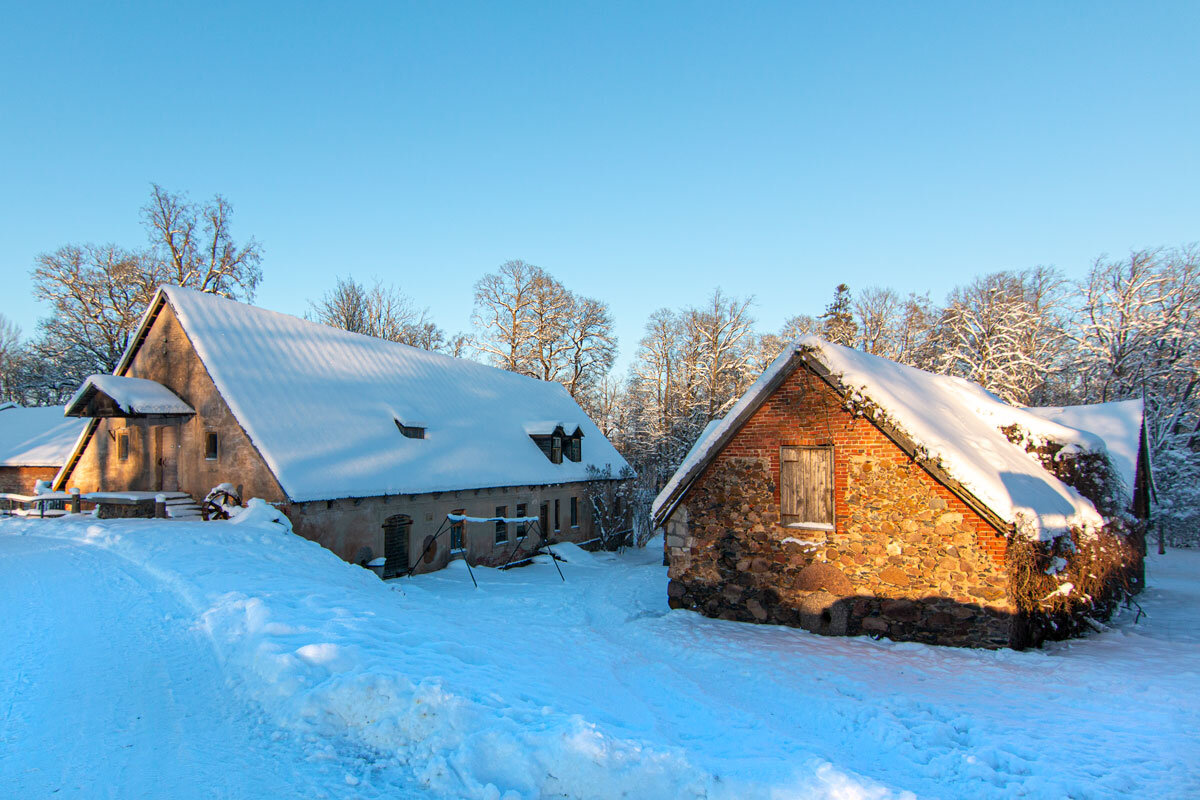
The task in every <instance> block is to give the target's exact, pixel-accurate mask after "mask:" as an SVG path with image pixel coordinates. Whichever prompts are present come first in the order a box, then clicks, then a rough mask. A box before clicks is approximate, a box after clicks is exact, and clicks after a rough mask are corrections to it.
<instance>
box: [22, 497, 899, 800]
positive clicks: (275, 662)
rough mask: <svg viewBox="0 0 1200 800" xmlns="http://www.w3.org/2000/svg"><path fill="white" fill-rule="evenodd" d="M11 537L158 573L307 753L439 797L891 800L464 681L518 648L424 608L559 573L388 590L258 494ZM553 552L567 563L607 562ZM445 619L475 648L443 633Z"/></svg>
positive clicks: (513, 681) (531, 688)
mask: <svg viewBox="0 0 1200 800" xmlns="http://www.w3.org/2000/svg"><path fill="white" fill-rule="evenodd" d="M22 525H23V527H14V526H22ZM3 530H5V531H8V532H12V531H14V530H19V531H22V532H25V533H31V534H36V535H46V534H52V535H54V536H57V537H62V538H66V539H74V540H77V541H82V542H87V543H89V544H91V545H94V546H98V547H104V548H107V549H108V550H110V551H111V552H113V553H115V554H117V555H119V556H121V557H123V558H125V559H127V560H128V561H129V562H131V563H132V564H134V565H136V566H137V567H138V568H140V569H142V570H145V571H146V572H148V573H150V574H151V575H152V576H154V577H155V578H156V579H157V580H158V581H160V582H161V583H162V584H163V585H164V586H166V587H168V588H169V589H170V590H171V591H172V592H173V593H174V594H175V595H176V596H178V597H179V598H180V599H181V600H182V601H183V602H184V604H185V605H187V606H188V607H190V608H191V609H193V610H194V613H195V624H196V625H197V626H198V628H199V629H201V630H203V631H204V632H205V633H206V634H207V635H208V636H209V637H210V638H211V641H212V643H213V647H214V649H215V651H216V653H217V655H218V657H219V659H220V660H221V662H222V663H223V666H224V669H225V670H226V672H227V676H228V680H229V683H230V685H231V687H232V688H233V689H234V690H235V691H236V692H237V693H238V694H239V695H241V696H242V697H244V698H245V699H247V700H249V701H251V702H252V703H254V704H256V705H258V706H260V707H261V708H262V709H263V710H264V711H265V712H266V713H267V714H268V715H269V717H270V718H271V719H272V720H273V721H274V722H275V724H277V725H279V726H281V727H283V728H286V729H288V730H289V731H291V732H293V733H294V734H297V735H296V736H294V737H293V738H294V739H295V740H296V741H307V742H308V743H309V744H308V747H309V757H311V758H328V757H345V755H346V754H347V753H350V754H354V753H358V754H364V753H366V754H369V755H367V756H364V758H365V760H366V761H368V762H372V763H374V762H384V763H387V764H391V765H392V766H393V767H394V768H400V769H403V770H405V771H406V772H407V773H409V774H410V775H411V776H413V777H415V779H416V780H417V781H418V782H419V784H421V785H423V786H425V787H426V788H427V789H428V790H429V791H430V792H431V794H433V795H435V796H438V797H456V798H457V797H462V798H489V800H496V799H498V798H502V797H503V798H508V800H514V799H515V798H536V797H567V798H621V797H646V798H688V797H693V798H741V797H747V796H764V797H765V796H768V794H771V796H779V797H790V796H803V797H846V798H882V797H890V796H893V794H892V793H891V792H889V791H888V790H886V789H885V788H883V787H882V786H880V785H879V784H876V783H875V782H873V781H870V780H866V779H862V778H858V777H855V776H853V775H850V774H847V773H845V772H843V771H841V770H838V769H835V768H834V767H832V766H831V765H830V764H829V763H828V762H826V761H823V760H822V759H819V758H816V757H815V756H814V757H811V758H809V759H807V760H806V762H805V763H803V764H797V765H793V766H790V767H789V768H788V773H789V777H788V780H787V784H786V787H787V788H784V789H780V790H779V792H777V793H772V792H770V791H769V790H768V788H767V787H765V786H762V785H759V784H758V783H757V782H756V781H754V780H752V779H747V778H746V777H743V778H741V779H733V778H730V777H728V776H726V777H722V776H718V775H715V774H713V773H711V772H708V771H706V770H704V769H702V768H700V767H698V766H696V765H695V764H694V763H692V761H691V760H690V759H689V757H688V755H687V753H686V752H684V751H683V750H681V749H680V748H678V747H669V746H662V745H655V744H652V743H647V742H646V741H645V740H642V739H639V738H636V737H629V736H623V735H619V734H617V733H614V732H613V731H612V730H611V728H612V725H611V724H607V725H606V724H602V723H601V722H600V721H599V720H598V719H594V718H589V715H587V714H582V713H578V711H576V712H571V711H567V710H561V709H559V708H557V707H556V706H557V705H559V704H560V703H561V702H562V700H563V698H562V696H561V695H556V694H555V692H553V691H549V690H543V689H541V688H539V687H540V682H539V681H538V680H537V678H536V676H535V675H532V674H525V675H522V674H518V673H511V674H509V673H501V674H500V675H499V676H498V678H489V679H481V680H480V681H479V682H478V683H475V682H471V681H469V682H463V681H461V680H456V673H457V672H458V671H459V670H461V669H470V668H471V667H472V666H473V665H476V664H480V663H482V661H481V660H482V659H488V658H495V659H496V660H497V662H498V663H501V664H503V663H505V661H506V659H505V657H504V656H503V655H501V654H502V653H503V652H504V650H505V649H506V648H511V647H514V644H513V643H512V642H510V641H506V639H505V636H504V634H498V633H497V629H496V626H495V624H494V622H487V621H481V622H480V623H478V624H477V628H471V627H470V626H471V623H470V622H469V621H467V620H464V619H461V618H460V619H458V620H457V622H456V623H453V624H451V623H447V621H446V620H445V619H444V618H442V617H440V616H431V614H434V613H440V609H441V608H442V607H444V606H445V605H446V604H447V602H452V603H455V604H457V603H461V602H470V601H472V600H475V599H477V598H480V597H481V596H483V595H484V593H485V592H486V591H487V590H488V586H489V584H491V585H497V584H500V583H502V582H503V581H506V580H508V581H512V580H514V579H516V580H526V581H527V580H529V578H530V577H531V576H535V577H536V574H537V573H535V571H538V570H541V574H542V575H543V576H545V575H549V572H548V571H545V570H544V568H543V567H542V566H540V565H534V566H531V567H527V568H524V569H522V570H517V571H512V572H500V571H498V570H489V569H481V568H477V569H476V573H477V575H478V576H479V579H480V584H481V586H482V587H483V589H482V590H481V591H480V592H475V591H474V590H470V589H468V588H467V587H469V583H467V582H466V578H465V577H464V576H462V575H455V573H456V570H449V569H448V570H443V571H442V572H441V573H439V574H438V576H437V577H436V578H433V580H436V581H438V582H439V583H442V584H444V583H445V582H446V581H447V580H448V579H455V578H456V579H457V581H458V583H457V585H456V586H455V587H454V588H452V589H450V591H449V592H447V593H445V594H439V590H433V591H430V590H426V589H423V588H422V584H421V581H420V580H419V579H418V580H416V581H404V582H402V583H399V582H392V583H384V582H382V581H380V580H379V579H378V578H377V577H376V576H375V575H374V574H373V573H371V572H369V571H367V570H364V569H361V568H359V567H356V566H353V565H350V564H347V563H345V562H343V561H341V560H340V559H338V558H337V557H336V556H334V555H333V554H332V553H331V552H329V551H327V550H325V549H323V548H321V547H320V546H319V545H317V544H315V543H313V542H309V541H307V540H304V539H301V538H299V537H297V536H295V535H293V534H291V533H289V527H288V525H287V524H286V520H282V519H281V515H278V512H277V511H276V510H275V509H273V508H272V507H271V506H270V505H268V504H266V503H264V502H262V501H255V500H252V501H251V502H250V503H249V505H248V507H247V508H246V510H245V511H243V512H242V513H241V514H239V515H238V516H237V517H236V518H234V519H233V520H230V521H228V522H205V523H199V522H196V523H190V522H171V523H163V522H160V521H153V520H120V521H118V520H103V521H100V520H93V519H90V518H81V517H75V518H64V519H63V520H60V521H56V522H54V523H49V522H42V523H41V524H36V523H29V522H24V523H21V522H9V523H5V527H4V528H3ZM557 547H558V548H562V550H563V554H564V555H565V556H567V557H568V559H569V563H568V564H567V565H564V566H565V567H568V568H569V566H570V564H571V563H574V562H575V561H576V560H578V561H580V562H586V561H588V560H589V559H590V560H592V561H595V559H596V558H597V557H596V556H595V555H593V554H591V553H586V552H585V551H582V550H580V549H579V548H577V547H573V546H567V545H559V546H557ZM556 549H557V548H556ZM568 580H570V578H568ZM553 582H554V583H553V584H551V585H550V586H551V590H552V591H553V592H554V593H555V595H556V596H557V597H558V598H559V599H560V601H561V599H563V598H571V597H572V592H573V591H578V589H577V587H575V588H573V587H571V586H569V585H563V584H562V583H561V581H559V579H558V577H557V575H556V574H554V575H553ZM457 593H462V594H461V596H458V597H455V596H454V595H455V594H457ZM484 599H486V598H484ZM448 626H449V628H450V629H451V630H452V631H453V633H454V634H456V635H457V634H461V633H464V632H466V633H468V639H470V640H471V641H473V642H474V643H475V644H473V645H465V644H461V643H457V642H455V640H454V638H453V637H452V638H450V639H448V638H447V627H448ZM464 626H466V629H465V630H464ZM549 644H550V646H551V647H550V650H549V651H547V652H548V653H549V655H548V657H547V659H546V661H545V662H544V663H543V668H544V669H546V670H551V671H554V670H559V669H562V667H561V666H559V664H558V663H557V661H556V659H558V660H561V658H562V655H561V653H560V654H558V655H557V656H555V655H554V653H555V651H556V650H560V649H561V648H562V647H565V646H567V645H566V643H562V644H559V643H557V642H555V641H553V640H550V641H549ZM456 664H457V665H459V666H458V667H456ZM580 680H587V676H582V675H581V676H580ZM581 688H582V689H583V690H584V691H592V689H591V688H590V687H587V686H583V687H581ZM594 691H598V692H603V691H604V689H603V687H595V689H594ZM600 716H601V717H602V716H603V715H600ZM354 780H356V781H357V780H359V778H357V777H355V778H354ZM776 788H779V787H776Z"/></svg>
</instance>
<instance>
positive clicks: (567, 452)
mask: <svg viewBox="0 0 1200 800" xmlns="http://www.w3.org/2000/svg"><path fill="white" fill-rule="evenodd" d="M529 438H530V439H533V441H534V444H536V445H537V446H538V449H539V450H541V451H542V455H544V456H546V458H548V459H550V462H551V463H553V464H561V463H562V462H563V459H564V458H566V459H567V460H568V461H576V462H577V461H580V460H582V453H583V450H582V444H581V441H580V440H581V439H582V438H583V432H582V431H581V430H579V429H578V428H576V429H575V432H574V433H567V432H566V431H564V430H563V428H562V426H561V425H560V426H558V427H556V428H555V429H554V431H553V433H530V434H529Z"/></svg>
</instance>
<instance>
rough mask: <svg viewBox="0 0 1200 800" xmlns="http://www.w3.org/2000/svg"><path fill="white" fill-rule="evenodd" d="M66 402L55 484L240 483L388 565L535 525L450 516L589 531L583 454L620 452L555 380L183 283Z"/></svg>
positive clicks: (498, 542) (160, 298) (354, 556)
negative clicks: (68, 425)
mask: <svg viewBox="0 0 1200 800" xmlns="http://www.w3.org/2000/svg"><path fill="white" fill-rule="evenodd" d="M67 414H69V415H75V416H83V417H87V418H88V419H89V421H88V423H87V427H86V430H85V431H84V433H83V435H82V436H81V437H79V440H78V443H77V444H76V446H75V448H74V451H73V452H72V453H71V455H70V457H69V459H68V460H67V462H66V464H65V466H64V467H63V469H62V472H61V473H60V474H59V475H58V477H57V479H56V481H55V488H58V489H67V488H75V487H78V488H80V489H81V490H82V491H84V492H95V491H127V492H131V491H144V492H155V491H164V492H166V491H180V492H185V493H187V494H189V495H191V496H192V497H194V498H196V499H200V498H203V497H204V496H205V495H206V494H207V493H208V492H209V491H210V489H212V488H213V487H214V486H217V485H219V484H222V483H228V484H230V485H231V486H235V487H240V488H241V495H242V496H243V497H260V498H263V499H265V500H267V501H269V502H271V503H274V504H276V505H277V506H279V508H280V509H281V510H282V511H283V512H284V513H285V514H286V515H287V516H288V518H289V519H290V520H291V521H292V524H293V527H294V529H295V531H296V532H297V533H299V534H301V535H303V536H306V537H308V538H310V539H313V540H315V541H317V542H320V543H321V544H322V545H324V546H325V547H328V548H329V549H330V550H332V551H333V552H335V553H337V554H338V555H339V556H341V557H342V558H344V559H347V560H349V561H354V562H359V563H362V562H366V561H369V560H372V559H376V558H379V557H384V558H386V560H387V561H386V567H385V570H386V573H385V574H398V573H400V572H402V571H406V570H408V569H409V568H410V567H417V568H418V569H435V568H438V567H440V566H443V565H444V564H445V563H446V562H447V560H448V559H449V558H451V557H452V556H455V555H459V554H463V555H465V556H466V557H468V558H470V559H471V560H472V561H473V562H482V563H495V562H498V561H501V560H505V559H507V558H509V557H510V556H511V555H512V554H513V551H514V548H515V546H516V543H517V541H518V540H519V539H520V537H521V536H522V535H523V534H525V533H526V531H527V529H528V531H529V532H530V533H532V531H533V530H534V526H535V524H536V523H534V522H532V521H528V522H525V523H521V522H516V521H508V522H505V521H499V522H492V523H488V524H480V523H470V522H465V521H463V520H461V519H459V520H448V515H456V516H459V517H472V518H494V517H500V518H505V519H509V520H515V519H516V518H525V519H532V518H537V519H538V520H539V521H540V529H541V530H542V531H544V534H545V536H546V537H548V538H551V539H559V540H568V541H576V542H584V541H586V540H589V539H591V538H592V537H593V533H592V515H591V509H590V507H589V504H588V503H587V502H586V489H587V481H588V480H589V477H590V476H589V469H588V468H589V466H594V467H596V468H598V469H601V470H603V469H605V468H606V467H610V468H611V474H613V475H616V474H618V473H619V472H620V471H621V470H622V468H623V467H625V466H626V464H625V461H624V460H623V459H622V458H621V456H620V455H618V454H617V452H616V451H615V450H614V449H613V447H612V445H611V444H610V443H609V442H608V441H607V440H606V439H605V437H604V436H603V435H602V434H601V433H600V431H599V430H598V429H597V428H596V426H595V425H594V424H593V423H592V421H591V420H590V419H589V418H588V417H587V415H586V414H584V413H583V411H582V410H581V409H580V408H579V406H578V405H577V404H576V403H575V401H574V400H573V399H572V398H571V397H570V395H568V394H567V392H566V391H565V390H564V389H563V388H562V386H560V385H558V384H556V383H546V382H543V381H538V380H534V379H532V378H527V377H524V376H521V375H517V374H515V373H511V372H506V371H504V370H500V369H495V368H493V367H488V366H485V365H482V364H477V363H475V362H472V361H467V360H464V359H457V358H450V357H448V356H444V355H440V354H438V353H431V352H428V351H425V350H419V349H416V348H412V347H408V346H406V345H403V344H397V343H394V342H388V341H384V340H381V339H375V338H371V337H368V336H361V335H358V334H353V333H348V332H346V331H341V330H337V329H334V328H330V327H327V326H324V325H318V324H316V323H313V322H308V321H306V320H302V319H298V318H296V317H292V316H288V315H285V314H279V313H276V312H273V311H267V310H265V309H261V308H256V307H253V306H249V305H245V304H242V303H237V302H234V301H232V300H227V299H224V298H221V297H217V296H214V295H211V294H202V293H199V292H195V291H192V290H188V289H180V288H178V287H172V286H166V287H163V288H162V289H160V290H159V291H158V293H157V295H156V296H155V298H154V300H153V302H152V303H151V305H150V307H149V309H148V310H147V312H146V315H145V317H144V318H143V319H142V322H141V324H140V326H139V328H138V330H137V332H136V335H135V336H134V339H133V341H132V343H131V344H130V346H129V349H128V350H127V352H126V353H125V355H124V357H123V358H122V360H121V363H120V365H119V366H118V367H117V369H116V370H115V372H114V374H113V375H97V376H92V377H91V378H89V379H88V380H87V381H86V382H85V383H84V384H83V386H81V387H80V389H79V391H78V392H77V393H76V394H75V397H74V398H73V399H72V400H71V401H70V403H69V404H68V407H67ZM439 531H442V533H443V534H444V535H441V536H438V537H437V538H436V540H434V539H433V537H434V536H435V534H437V533H438V532H439ZM533 541H535V538H534V537H532V536H531V538H530V542H533Z"/></svg>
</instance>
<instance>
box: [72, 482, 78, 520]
mask: <svg viewBox="0 0 1200 800" xmlns="http://www.w3.org/2000/svg"><path fill="white" fill-rule="evenodd" d="M71 513H72V514H78V513H79V487H78V486H76V487H75V488H74V489H72V490H71Z"/></svg>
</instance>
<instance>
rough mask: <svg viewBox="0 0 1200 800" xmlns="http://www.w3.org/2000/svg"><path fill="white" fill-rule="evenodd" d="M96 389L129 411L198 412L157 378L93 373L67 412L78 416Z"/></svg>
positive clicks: (145, 412) (156, 412)
mask: <svg viewBox="0 0 1200 800" xmlns="http://www.w3.org/2000/svg"><path fill="white" fill-rule="evenodd" d="M92 390H95V391H97V392H100V393H102V394H105V395H107V396H108V397H110V398H112V401H113V402H114V403H116V404H117V407H118V408H119V409H121V410H122V411H124V412H125V413H126V414H194V413H196V412H195V409H193V408H192V407H191V406H189V405H188V404H187V403H185V402H183V400H181V399H179V396H178V395H177V394H175V393H174V392H172V391H171V390H170V389H168V388H167V387H165V386H163V385H162V384H161V383H158V382H156V381H149V380H146V379H145V378H128V377H124V376H120V375H89V376H88V377H87V379H86V380H85V381H84V382H83V384H82V385H81V386H80V387H79V389H78V390H76V392H75V396H74V397H72V398H71V399H70V401H68V403H67V413H68V414H70V415H72V416H77V415H78V412H80V411H82V409H81V408H80V407H81V406H82V405H83V404H84V403H85V402H86V398H87V397H88V395H89V394H90V393H91V392H92Z"/></svg>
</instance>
